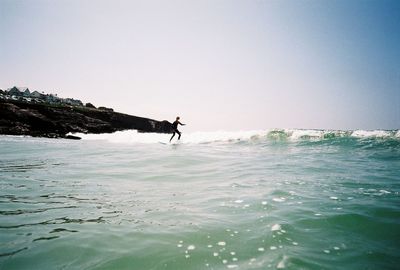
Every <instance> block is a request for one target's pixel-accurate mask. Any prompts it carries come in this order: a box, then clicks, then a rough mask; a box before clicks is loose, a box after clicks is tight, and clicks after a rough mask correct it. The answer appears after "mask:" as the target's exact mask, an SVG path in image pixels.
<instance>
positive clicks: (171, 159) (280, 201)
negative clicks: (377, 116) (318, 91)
mask: <svg viewBox="0 0 400 270" xmlns="http://www.w3.org/2000/svg"><path fill="white" fill-rule="evenodd" d="M78 136H81V137H82V138H83V139H82V140H80V141H74V140H65V139H46V138H32V137H18V136H0V176H1V177H0V243H1V244H0V269H6V270H11V269H41V270H42V269H140V270H142V269H171V270H176V269H184V270H186V269H357V270H358V269H399V267H400V256H399V254H400V196H399V192H400V131H398V130H392V131H383V130H375V131H363V130H357V131H328V130H296V129H292V130H290V129H273V130H261V131H242V132H222V131H221V132H194V133H183V134H182V139H181V141H180V142H179V143H176V140H174V143H173V144H169V143H168V140H169V137H170V135H169V134H146V133H137V132H135V131H123V132H117V133H114V134H98V135H84V134H79V135H78ZM175 139H176V138H175Z"/></svg>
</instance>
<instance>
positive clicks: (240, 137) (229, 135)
mask: <svg viewBox="0 0 400 270" xmlns="http://www.w3.org/2000/svg"><path fill="white" fill-rule="evenodd" d="M277 134H278V136H277ZM71 135H75V136H79V137H81V138H82V139H83V140H105V141H109V142H112V143H158V142H163V143H169V139H170V137H171V134H166V133H140V132H137V131H136V130H125V131H117V132H114V133H103V134H83V133H76V134H71ZM331 136H333V137H344V136H351V137H356V138H366V137H372V138H387V137H394V138H400V131H399V130H393V131H386V130H372V131H368V130H355V131H342V130H314V129H267V130H249V131H212V132H200V131H199V132H191V133H190V132H188V133H186V132H183V134H182V138H181V141H180V143H185V144H188V143H189V144H199V143H212V142H239V141H246V142H257V141H259V140H267V139H272V140H274V138H275V139H276V138H280V137H283V138H284V139H285V140H286V139H287V140H289V141H297V140H303V139H306V140H307V139H311V140H314V139H316V140H320V139H324V138H325V137H328V138H329V137H331ZM174 142H176V140H175V139H174Z"/></svg>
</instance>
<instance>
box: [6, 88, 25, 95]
mask: <svg viewBox="0 0 400 270" xmlns="http://www.w3.org/2000/svg"><path fill="white" fill-rule="evenodd" d="M7 92H8V95H10V96H16V97H22V96H23V95H24V91H21V90H20V89H19V88H18V87H16V86H14V87H13V88H11V89H8V91H7Z"/></svg>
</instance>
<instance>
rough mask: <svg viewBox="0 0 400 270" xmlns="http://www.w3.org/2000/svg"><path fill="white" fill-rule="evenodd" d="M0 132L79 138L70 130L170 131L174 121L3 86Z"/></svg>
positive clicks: (0, 96) (95, 131) (0, 105)
mask: <svg viewBox="0 0 400 270" xmlns="http://www.w3.org/2000/svg"><path fill="white" fill-rule="evenodd" d="M0 115H1V117H0V134H2V135H28V136H33V137H47V138H67V139H80V138H79V137H76V136H71V135H67V134H68V133H75V132H79V133H112V132H115V131H121V130H127V129H135V130H137V131H138V132H155V133H171V131H172V124H171V123H170V122H168V121H166V120H164V121H157V120H153V119H149V118H144V117H138V116H133V115H128V114H123V113H119V112H114V110H113V109H111V108H107V107H98V108H96V107H95V106H94V105H93V104H91V103H86V104H85V105H84V104H83V103H82V101H80V100H77V99H73V98H60V97H58V96H57V95H54V94H45V93H43V92H42V93H39V92H38V91H34V92H32V93H31V92H30V91H29V89H28V88H18V87H13V88H10V89H8V90H1V89H0Z"/></svg>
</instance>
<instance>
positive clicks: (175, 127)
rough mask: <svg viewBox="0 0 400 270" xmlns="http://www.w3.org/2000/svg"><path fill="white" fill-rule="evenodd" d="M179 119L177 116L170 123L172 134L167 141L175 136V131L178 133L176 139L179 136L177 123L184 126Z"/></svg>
mask: <svg viewBox="0 0 400 270" xmlns="http://www.w3.org/2000/svg"><path fill="white" fill-rule="evenodd" d="M179 119H180V118H179V116H177V117H176V120H175V122H173V123H172V130H173V134H172V137H171V139H169V142H171V140H172V138H173V137H174V136H175V133H178V135H179V137H178V140H179V139H180V138H181V133H180V132H179V130H178V125H181V126H184V125H185V124H182V123H181V122H179Z"/></svg>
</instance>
